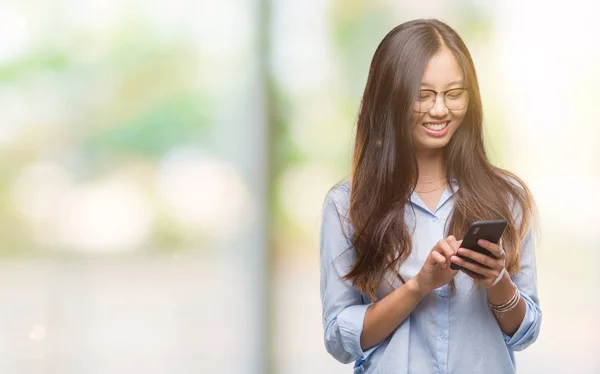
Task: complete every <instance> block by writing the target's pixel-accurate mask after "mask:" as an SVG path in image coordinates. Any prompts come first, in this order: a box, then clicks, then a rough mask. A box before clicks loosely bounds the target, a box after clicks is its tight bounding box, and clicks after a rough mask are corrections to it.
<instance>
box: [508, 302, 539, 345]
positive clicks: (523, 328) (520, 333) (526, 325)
mask: <svg viewBox="0 0 600 374" xmlns="http://www.w3.org/2000/svg"><path fill="white" fill-rule="evenodd" d="M519 292H521V291H519ZM521 297H522V298H523V300H524V301H525V317H523V321H522V322H521V325H520V326H519V328H518V329H517V331H515V333H514V334H513V335H512V336H509V335H507V334H506V333H504V332H502V335H503V336H504V341H505V342H506V345H507V346H508V347H509V348H510V349H512V350H520V349H523V348H525V346H527V345H528V342H529V341H530V340H531V338H532V337H533V334H534V331H533V330H534V329H535V326H536V323H535V322H536V317H537V313H536V310H535V309H534V308H535V307H536V306H535V304H534V303H533V301H532V300H531V299H530V298H529V297H528V296H527V295H525V294H523V293H522V292H521Z"/></svg>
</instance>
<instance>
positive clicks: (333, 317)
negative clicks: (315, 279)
mask: <svg viewBox="0 0 600 374" xmlns="http://www.w3.org/2000/svg"><path fill="white" fill-rule="evenodd" d="M348 201H349V192H348V191H347V190H346V191H344V189H343V187H339V186H338V187H336V188H334V189H332V190H331V191H330V192H329V194H328V195H327V197H326V199H325V203H324V204H323V210H322V221H321V233H320V269H321V303H322V307H323V327H324V330H325V347H326V349H327V352H329V353H330V354H331V355H332V356H333V357H334V358H335V359H337V360H338V361H340V362H342V363H346V364H347V363H350V362H352V361H359V362H360V361H364V360H366V359H368V357H369V355H370V354H371V353H372V352H373V351H374V350H375V349H377V347H378V345H377V346H375V347H372V348H370V349H369V350H367V351H366V352H364V351H363V350H362V348H361V346H360V336H361V333H362V330H363V322H364V318H365V313H366V311H367V309H368V308H369V306H370V304H365V303H364V302H363V298H362V295H361V294H360V292H359V291H358V289H356V288H355V287H354V286H353V285H352V282H350V281H347V280H344V279H343V277H344V276H345V275H346V274H347V273H348V271H349V270H350V266H351V265H352V263H353V261H354V249H353V247H352V244H351V242H350V240H348V238H349V234H350V226H349V225H348V224H346V222H347V220H346V218H345V216H346V214H347V205H348Z"/></svg>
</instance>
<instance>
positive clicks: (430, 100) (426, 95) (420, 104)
mask: <svg viewBox="0 0 600 374" xmlns="http://www.w3.org/2000/svg"><path fill="white" fill-rule="evenodd" d="M434 104H435V92H433V91H427V90H421V91H420V92H419V96H418V97H417V100H416V101H415V106H414V109H415V111H417V112H421V113H426V112H429V111H430V110H431V108H433V105H434Z"/></svg>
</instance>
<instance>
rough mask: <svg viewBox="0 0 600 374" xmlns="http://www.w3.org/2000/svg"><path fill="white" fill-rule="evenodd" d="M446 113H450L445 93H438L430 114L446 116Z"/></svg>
mask: <svg viewBox="0 0 600 374" xmlns="http://www.w3.org/2000/svg"><path fill="white" fill-rule="evenodd" d="M446 114H448V107H446V102H445V101H444V95H443V94H441V93H438V94H437V95H436V96H435V103H434V104H433V108H431V110H430V111H429V115H430V116H432V117H444V116H446Z"/></svg>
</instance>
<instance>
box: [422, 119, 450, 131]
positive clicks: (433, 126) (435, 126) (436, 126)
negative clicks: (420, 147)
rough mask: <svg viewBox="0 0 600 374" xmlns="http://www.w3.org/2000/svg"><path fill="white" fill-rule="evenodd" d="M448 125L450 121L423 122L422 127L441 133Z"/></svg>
mask: <svg viewBox="0 0 600 374" xmlns="http://www.w3.org/2000/svg"><path fill="white" fill-rule="evenodd" d="M449 124H450V121H441V122H424V123H423V126H424V127H425V128H427V129H429V130H433V131H441V130H443V129H444V128H446V127H447V126H448V125H449Z"/></svg>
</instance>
